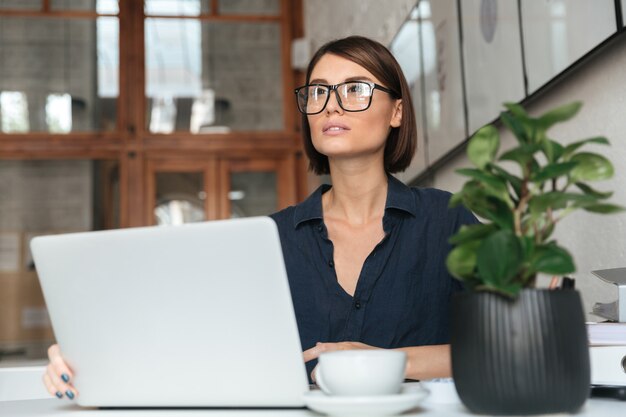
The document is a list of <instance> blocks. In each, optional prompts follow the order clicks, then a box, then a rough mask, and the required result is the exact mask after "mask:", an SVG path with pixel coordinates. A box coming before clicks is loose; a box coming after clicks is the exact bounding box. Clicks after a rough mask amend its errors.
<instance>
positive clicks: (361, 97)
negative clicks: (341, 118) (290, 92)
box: [298, 82, 373, 114]
mask: <svg viewBox="0 0 626 417" xmlns="http://www.w3.org/2000/svg"><path fill="white" fill-rule="evenodd" d="M330 91H331V89H330V87H328V86H325V85H309V86H306V87H303V88H302V89H300V90H299V91H298V106H299V107H300V110H301V111H302V112H304V113H307V114H315V113H319V112H321V111H322V110H324V108H325V107H326V103H327V102H328V99H329V94H330ZM335 91H336V92H337V101H338V102H339V105H340V106H341V108H342V109H344V110H346V111H361V110H365V109H367V108H368V107H369V105H370V101H371V98H372V92H373V89H372V87H371V86H370V85H369V84H367V83H363V82H348V83H343V84H339V85H337V86H336V87H335Z"/></svg>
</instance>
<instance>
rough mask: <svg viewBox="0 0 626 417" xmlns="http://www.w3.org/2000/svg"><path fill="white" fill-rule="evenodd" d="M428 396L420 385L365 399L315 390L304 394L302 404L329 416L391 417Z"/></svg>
mask: <svg viewBox="0 0 626 417" xmlns="http://www.w3.org/2000/svg"><path fill="white" fill-rule="evenodd" d="M428 394H429V392H428V390H427V389H425V388H423V387H422V386H421V385H420V384H410V385H405V386H404V387H402V391H401V392H400V393H399V394H394V395H372V396H367V397H347V396H331V395H326V394H324V393H323V392H322V391H319V390H317V391H310V392H307V393H306V394H304V403H305V404H306V406H307V407H309V408H310V409H311V410H314V411H317V412H318V413H323V414H328V415H330V416H341V417H350V416H359V417H365V416H392V415H395V414H400V413H402V412H404V411H407V410H410V409H412V408H414V407H415V406H416V405H417V404H419V403H420V402H421V401H422V400H424V398H426V397H427V396H428Z"/></svg>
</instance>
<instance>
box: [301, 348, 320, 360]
mask: <svg viewBox="0 0 626 417" xmlns="http://www.w3.org/2000/svg"><path fill="white" fill-rule="evenodd" d="M319 355H320V354H319V349H318V348H317V346H314V347H312V348H311V349H307V350H305V351H304V352H303V353H302V357H303V358H304V362H305V363H306V362H309V361H312V360H313V359H317V357H318V356H319Z"/></svg>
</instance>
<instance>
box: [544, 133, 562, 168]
mask: <svg viewBox="0 0 626 417" xmlns="http://www.w3.org/2000/svg"><path fill="white" fill-rule="evenodd" d="M541 148H542V150H543V154H544V155H545V156H546V158H548V162H550V163H554V162H556V161H558V160H559V158H560V157H561V156H562V155H563V152H564V150H565V148H563V145H561V144H560V143H558V142H555V141H553V140H551V139H546V140H544V141H542V142H541Z"/></svg>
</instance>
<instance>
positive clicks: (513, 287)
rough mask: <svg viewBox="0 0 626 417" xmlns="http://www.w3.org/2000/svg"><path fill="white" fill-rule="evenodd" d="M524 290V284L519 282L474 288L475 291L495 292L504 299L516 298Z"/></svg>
mask: <svg viewBox="0 0 626 417" xmlns="http://www.w3.org/2000/svg"><path fill="white" fill-rule="evenodd" d="M521 289H522V284H521V283H519V282H510V283H507V284H500V285H498V286H493V285H490V284H483V285H476V286H475V287H474V290H475V291H486V292H493V293H496V294H500V295H502V296H504V297H509V298H515V297H517V294H518V293H519V292H520V290H521Z"/></svg>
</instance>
